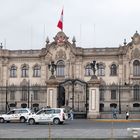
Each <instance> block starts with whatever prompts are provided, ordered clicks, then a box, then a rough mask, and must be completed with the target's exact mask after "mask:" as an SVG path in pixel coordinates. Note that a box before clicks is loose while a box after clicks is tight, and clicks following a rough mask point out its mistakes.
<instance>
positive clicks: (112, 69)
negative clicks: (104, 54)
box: [110, 64, 117, 76]
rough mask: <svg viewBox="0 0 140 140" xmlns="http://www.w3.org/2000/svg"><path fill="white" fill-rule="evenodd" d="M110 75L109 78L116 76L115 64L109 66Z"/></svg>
mask: <svg viewBox="0 0 140 140" xmlns="http://www.w3.org/2000/svg"><path fill="white" fill-rule="evenodd" d="M110 75H111V76H116V75H117V66H116V65H115V64H112V65H111V68H110Z"/></svg>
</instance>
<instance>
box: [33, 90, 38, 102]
mask: <svg viewBox="0 0 140 140" xmlns="http://www.w3.org/2000/svg"><path fill="white" fill-rule="evenodd" d="M33 97H34V100H38V90H34V96H33Z"/></svg>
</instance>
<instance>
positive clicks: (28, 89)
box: [28, 80, 30, 108]
mask: <svg viewBox="0 0 140 140" xmlns="http://www.w3.org/2000/svg"><path fill="white" fill-rule="evenodd" d="M29 102H30V81H29V80H28V108H29Z"/></svg>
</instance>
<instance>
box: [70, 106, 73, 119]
mask: <svg viewBox="0 0 140 140" xmlns="http://www.w3.org/2000/svg"><path fill="white" fill-rule="evenodd" d="M69 113H70V118H69V119H70V120H73V110H72V108H71V109H70V112H69Z"/></svg>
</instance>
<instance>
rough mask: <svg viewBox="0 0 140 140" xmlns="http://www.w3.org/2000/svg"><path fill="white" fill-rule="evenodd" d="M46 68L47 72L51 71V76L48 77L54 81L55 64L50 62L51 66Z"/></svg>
mask: <svg viewBox="0 0 140 140" xmlns="http://www.w3.org/2000/svg"><path fill="white" fill-rule="evenodd" d="M48 68H49V70H50V71H51V74H52V75H51V76H50V79H55V76H54V72H55V70H56V64H55V63H54V61H52V62H51V64H48Z"/></svg>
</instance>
